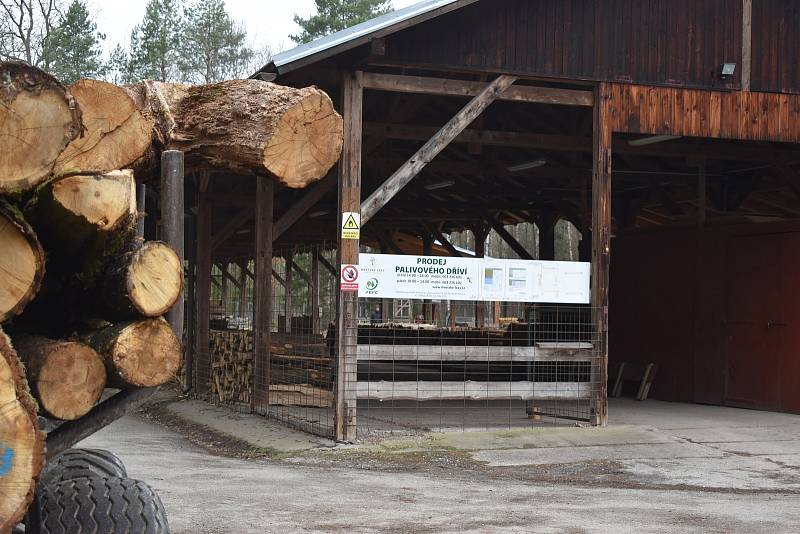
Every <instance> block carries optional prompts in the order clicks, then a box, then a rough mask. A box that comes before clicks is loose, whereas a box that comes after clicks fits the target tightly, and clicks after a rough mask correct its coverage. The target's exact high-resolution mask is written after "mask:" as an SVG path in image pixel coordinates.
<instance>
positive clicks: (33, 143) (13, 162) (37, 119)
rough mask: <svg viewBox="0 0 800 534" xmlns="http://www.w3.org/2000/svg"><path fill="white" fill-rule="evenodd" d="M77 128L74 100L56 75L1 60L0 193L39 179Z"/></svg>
mask: <svg viewBox="0 0 800 534" xmlns="http://www.w3.org/2000/svg"><path fill="white" fill-rule="evenodd" d="M81 128H82V126H81V118H80V112H79V110H78V107H77V105H76V104H75V100H74V99H73V98H72V96H71V95H70V94H69V93H68V92H67V90H66V88H65V87H64V86H63V85H61V84H60V83H59V82H58V80H56V79H55V78H53V77H52V76H50V75H49V74H46V73H44V72H42V71H41V70H39V69H37V68H36V67H32V66H30V65H27V64H25V63H17V62H8V63H0V193H17V192H23V191H27V190H29V189H32V188H33V187H36V185H38V184H39V183H41V182H42V181H43V180H44V179H45V178H47V177H48V176H49V175H50V174H51V173H52V171H53V167H54V165H55V162H56V158H58V155H59V154H61V151H62V150H64V147H66V146H67V144H68V143H69V142H70V141H71V140H72V139H74V138H75V137H77V136H78V135H79V134H80V132H81Z"/></svg>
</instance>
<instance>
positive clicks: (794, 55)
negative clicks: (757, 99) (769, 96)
mask: <svg viewBox="0 0 800 534" xmlns="http://www.w3.org/2000/svg"><path fill="white" fill-rule="evenodd" d="M752 46H753V82H752V86H751V87H752V89H753V90H754V91H771V92H785V93H800V2H798V1H797V0H753V45H752Z"/></svg>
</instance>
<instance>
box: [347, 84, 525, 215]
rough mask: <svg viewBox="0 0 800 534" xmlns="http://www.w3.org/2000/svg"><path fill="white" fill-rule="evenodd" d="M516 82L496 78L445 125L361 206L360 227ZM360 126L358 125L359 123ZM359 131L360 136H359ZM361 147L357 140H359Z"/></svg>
mask: <svg viewBox="0 0 800 534" xmlns="http://www.w3.org/2000/svg"><path fill="white" fill-rule="evenodd" d="M515 81H516V78H515V77H513V76H506V75H503V76H498V77H497V78H496V79H495V80H494V81H493V82H492V83H490V84H489V85H487V86H486V87H485V88H484V89H483V90H482V91H481V92H480V93H479V94H478V96H476V97H475V98H473V99H472V100H471V101H470V102H469V103H468V104H467V105H466V106H464V108H462V109H461V111H459V112H458V113H457V114H456V115H455V116H454V117H453V118H452V119H450V121H448V123H447V124H445V125H444V126H443V127H442V128H441V129H440V130H439V131H438V132H436V134H435V135H434V136H433V137H431V138H430V139H429V140H428V142H426V143H425V145H423V147H422V148H420V149H419V150H418V151H417V153H416V154H414V155H413V156H411V158H410V159H409V160H408V161H406V163H405V164H403V165H402V166H401V167H400V168H399V169H397V171H395V173H394V174H392V176H390V177H389V179H388V180H386V182H384V183H383V185H381V186H380V187H378V189H377V190H376V191H375V192H373V193H372V194H371V195H370V196H369V198H367V200H365V201H364V202H363V203H362V204H361V225H362V226H364V225H365V224H366V223H367V222H368V221H369V220H370V219H371V218H372V216H373V215H375V214H376V213H377V212H378V211H379V210H380V209H381V208H382V207H384V206H385V205H386V204H387V203H388V202H389V201H390V200H391V199H392V198H393V197H394V196H395V195H396V194H397V193H398V192H399V191H400V190H401V189H403V188H404V187H405V186H406V185H407V184H408V182H410V181H411V180H413V179H414V177H415V176H417V174H419V172H420V171H421V170H422V169H423V168H425V165H427V164H428V163H429V162H430V161H431V160H432V159H433V158H435V157H436V156H437V155H438V154H439V153H440V152H441V151H442V150H444V149H445V148H446V147H447V145H449V144H450V142H451V141H453V139H455V138H456V137H457V136H458V135H459V134H460V133H461V132H463V131H464V129H465V128H466V127H467V126H469V125H470V123H471V122H472V121H474V120H475V119H476V118H477V117H478V116H479V115H480V114H481V113H482V112H483V110H485V109H486V108H487V107H488V106H489V105H490V104H491V103H492V102H494V101H495V100H497V97H498V96H499V95H501V94H502V93H503V92H504V91H505V90H506V89H508V88H509V87H511V85H512V84H513V83H514V82H515ZM359 122H360V121H359ZM360 130H361V129H360V128H359V135H360ZM359 143H360V139H359Z"/></svg>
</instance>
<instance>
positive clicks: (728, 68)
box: [719, 63, 736, 80]
mask: <svg viewBox="0 0 800 534" xmlns="http://www.w3.org/2000/svg"><path fill="white" fill-rule="evenodd" d="M734 72H736V63H723V64H722V68H721V69H720V71H719V77H720V78H721V79H723V80H727V79H728V78H730V77H731V76H733V73H734Z"/></svg>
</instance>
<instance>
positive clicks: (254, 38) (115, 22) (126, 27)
mask: <svg viewBox="0 0 800 534" xmlns="http://www.w3.org/2000/svg"><path fill="white" fill-rule="evenodd" d="M417 1H419V0H393V4H394V7H395V8H396V9H399V8H402V7H406V6H410V5H411V4H414V3H416V2H417ZM87 3H88V4H89V7H90V8H91V9H92V10H93V12H94V13H95V15H96V17H97V26H98V30H99V31H101V32H103V33H105V34H106V42H105V43H104V44H105V48H106V50H111V49H112V48H114V46H116V45H117V44H118V43H121V44H122V45H123V46H126V47H127V45H128V42H129V39H130V34H131V30H132V29H133V27H134V26H135V25H136V24H137V23H138V22H139V21H140V20H141V19H142V16H144V8H145V5H147V0H87ZM225 4H226V5H227V7H228V13H230V14H231V16H232V17H233V19H234V20H235V21H237V22H239V23H241V24H244V26H245V28H246V29H247V35H248V36H249V38H250V40H251V43H252V45H253V46H254V47H259V48H261V47H262V46H264V45H268V46H270V47H271V49H272V51H273V53H275V52H280V51H282V50H288V49H290V48H293V47H294V46H295V45H294V42H293V41H292V40H291V39H289V35H290V34H293V33H299V28H298V27H297V25H296V24H295V23H294V22H293V21H292V18H293V16H294V14H295V13H297V14H298V15H300V16H301V17H307V16H308V15H310V14H311V13H313V12H314V0H225Z"/></svg>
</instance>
